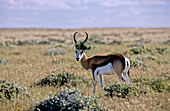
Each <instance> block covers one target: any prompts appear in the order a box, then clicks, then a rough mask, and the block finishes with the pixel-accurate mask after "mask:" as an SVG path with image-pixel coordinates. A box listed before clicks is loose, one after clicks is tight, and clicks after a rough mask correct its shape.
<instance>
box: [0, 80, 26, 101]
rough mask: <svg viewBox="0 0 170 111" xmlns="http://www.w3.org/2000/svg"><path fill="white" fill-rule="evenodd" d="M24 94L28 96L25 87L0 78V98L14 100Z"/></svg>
mask: <svg viewBox="0 0 170 111" xmlns="http://www.w3.org/2000/svg"><path fill="white" fill-rule="evenodd" d="M24 96H29V93H28V91H27V88H26V87H24V86H20V85H18V84H17V83H16V82H13V83H9V82H8V81H7V80H4V79H1V78H0V100H5V99H8V100H15V99H18V98H20V97H24Z"/></svg>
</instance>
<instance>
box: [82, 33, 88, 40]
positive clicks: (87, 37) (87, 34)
mask: <svg viewBox="0 0 170 111" xmlns="http://www.w3.org/2000/svg"><path fill="white" fill-rule="evenodd" d="M85 33H86V39H85V40H84V41H83V43H85V42H86V41H87V39H88V34H87V32H85Z"/></svg>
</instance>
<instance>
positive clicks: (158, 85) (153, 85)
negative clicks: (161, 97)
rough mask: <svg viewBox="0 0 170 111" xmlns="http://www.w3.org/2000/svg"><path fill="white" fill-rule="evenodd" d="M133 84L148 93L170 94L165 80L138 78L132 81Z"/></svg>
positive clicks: (169, 88) (169, 87)
mask: <svg viewBox="0 0 170 111" xmlns="http://www.w3.org/2000/svg"><path fill="white" fill-rule="evenodd" d="M133 82H135V83H137V85H138V86H141V87H145V88H146V89H148V90H150V91H156V92H165V91H168V92H170V86H169V85H168V84H167V83H166V81H165V80H163V79H161V78H158V79H155V78H153V79H149V78H140V79H135V80H133Z"/></svg>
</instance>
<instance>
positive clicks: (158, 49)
mask: <svg viewBox="0 0 170 111" xmlns="http://www.w3.org/2000/svg"><path fill="white" fill-rule="evenodd" d="M155 49H156V50H157V52H158V53H159V54H164V53H165V50H166V49H167V47H156V48H155Z"/></svg>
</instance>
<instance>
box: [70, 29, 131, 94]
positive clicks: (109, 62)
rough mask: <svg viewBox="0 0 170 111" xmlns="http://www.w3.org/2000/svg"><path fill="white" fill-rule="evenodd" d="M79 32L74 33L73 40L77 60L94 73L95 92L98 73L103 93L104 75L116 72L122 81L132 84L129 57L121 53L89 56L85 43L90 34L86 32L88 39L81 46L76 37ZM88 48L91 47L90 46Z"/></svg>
mask: <svg viewBox="0 0 170 111" xmlns="http://www.w3.org/2000/svg"><path fill="white" fill-rule="evenodd" d="M77 33H78V32H76V33H75V34H74V35H73V40H74V42H75V48H76V50H75V52H76V60H77V61H79V63H80V65H81V66H82V67H83V68H84V69H86V70H88V71H90V72H91V73H92V75H93V79H94V90H93V92H94V93H95V90H96V82H97V75H99V78H100V86H101V88H102V92H103V93H104V89H103V75H111V74H115V75H116V76H117V78H118V79H119V80H120V81H121V82H122V81H125V82H126V83H129V84H130V81H129V79H128V75H129V68H130V61H129V59H128V58H127V57H125V56H124V55H122V54H120V53H113V54H108V55H95V56H93V57H87V55H86V53H85V52H84V50H86V48H87V47H86V46H85V45H84V43H85V42H86V41H87V39H88V34H87V33H86V32H85V34H86V39H85V40H84V41H83V42H82V43H81V44H80V46H78V44H77V41H76V38H75V36H76V34H77ZM88 49H90V47H89V48H88ZM127 74H128V75H127Z"/></svg>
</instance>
